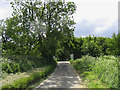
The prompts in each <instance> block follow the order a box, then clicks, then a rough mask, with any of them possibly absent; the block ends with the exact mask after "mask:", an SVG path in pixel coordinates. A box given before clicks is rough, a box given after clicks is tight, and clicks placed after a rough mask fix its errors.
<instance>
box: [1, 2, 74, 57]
mask: <svg viewBox="0 0 120 90" xmlns="http://www.w3.org/2000/svg"><path fill="white" fill-rule="evenodd" d="M11 6H12V7H13V13H12V18H8V19H6V21H5V23H4V28H3V34H2V37H3V49H4V50H6V52H7V53H8V54H9V53H11V54H33V53H34V54H36V55H42V56H44V57H47V58H50V57H52V56H53V55H55V52H56V49H57V43H58V41H62V40H64V37H68V38H69V37H71V36H73V31H74V27H73V25H74V24H75V22H74V20H73V16H72V14H73V13H74V12H75V10H76V7H75V4H74V3H73V2H49V1H46V2H42V1H39V0H34V1H33V0H29V1H24V0H14V2H11Z"/></svg>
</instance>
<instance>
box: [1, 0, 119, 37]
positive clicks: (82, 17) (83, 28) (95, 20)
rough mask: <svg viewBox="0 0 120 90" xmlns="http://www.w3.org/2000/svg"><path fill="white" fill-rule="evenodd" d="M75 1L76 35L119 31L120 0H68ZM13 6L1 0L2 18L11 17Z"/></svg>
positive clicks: (108, 35) (82, 35) (98, 34)
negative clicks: (119, 9) (119, 11)
mask: <svg viewBox="0 0 120 90" xmlns="http://www.w3.org/2000/svg"><path fill="white" fill-rule="evenodd" d="M66 1H72V2H75V4H76V6H77V10H76V13H75V14H74V15H73V16H74V20H75V22H76V25H75V31H74V35H75V36H76V37H85V36H89V35H90V34H91V35H94V36H104V37H111V36H112V34H113V33H116V34H117V33H118V1H119V0H66ZM11 13H12V8H11V7H10V4H9V0H0V19H5V18H6V17H11Z"/></svg>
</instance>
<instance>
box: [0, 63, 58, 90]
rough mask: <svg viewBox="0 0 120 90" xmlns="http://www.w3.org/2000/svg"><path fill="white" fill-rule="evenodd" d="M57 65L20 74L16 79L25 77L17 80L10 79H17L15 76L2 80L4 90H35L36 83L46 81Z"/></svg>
mask: <svg viewBox="0 0 120 90" xmlns="http://www.w3.org/2000/svg"><path fill="white" fill-rule="evenodd" d="M55 67H56V65H47V66H44V67H42V68H37V69H34V70H29V71H28V72H25V73H19V74H18V75H16V77H19V76H23V77H21V78H18V79H17V80H16V79H14V80H11V79H9V78H15V77H14V75H13V76H11V77H8V78H7V79H5V80H2V82H3V84H2V88H1V89H2V90H6V89H8V88H9V89H14V88H21V89H22V88H24V89H25V88H26V89H28V88H35V86H36V82H40V81H42V80H43V79H45V78H46V77H47V76H48V75H49V74H50V73H51V72H52V71H53V70H54V69H55Z"/></svg>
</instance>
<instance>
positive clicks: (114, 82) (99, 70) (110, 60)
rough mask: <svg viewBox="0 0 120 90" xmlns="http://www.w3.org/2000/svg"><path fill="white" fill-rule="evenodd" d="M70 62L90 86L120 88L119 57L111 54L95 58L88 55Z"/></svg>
mask: <svg viewBox="0 0 120 90" xmlns="http://www.w3.org/2000/svg"><path fill="white" fill-rule="evenodd" d="M70 62H71V64H72V65H73V67H74V68H75V69H76V71H77V72H78V73H79V75H80V77H82V79H83V82H85V83H87V87H88V88H112V89H117V88H118V76H119V75H118V58H117V57H115V56H110V55H109V56H101V57H99V58H95V57H91V56H88V55H86V56H83V57H82V58H80V59H76V60H75V61H73V60H70Z"/></svg>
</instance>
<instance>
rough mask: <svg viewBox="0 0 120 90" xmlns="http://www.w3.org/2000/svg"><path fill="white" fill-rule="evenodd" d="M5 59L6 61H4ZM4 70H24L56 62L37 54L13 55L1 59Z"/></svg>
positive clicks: (12, 71) (14, 71)
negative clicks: (36, 55)
mask: <svg viewBox="0 0 120 90" xmlns="http://www.w3.org/2000/svg"><path fill="white" fill-rule="evenodd" d="M4 60H5V61H4ZM1 62H2V71H3V72H6V73H16V72H24V71H27V70H30V69H32V68H39V67H42V66H45V65H49V64H53V63H56V62H55V61H54V60H45V59H44V58H41V57H35V56H29V55H28V56H27V55H26V56H21V55H13V56H7V57H6V58H2V59H1Z"/></svg>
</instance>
